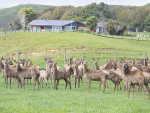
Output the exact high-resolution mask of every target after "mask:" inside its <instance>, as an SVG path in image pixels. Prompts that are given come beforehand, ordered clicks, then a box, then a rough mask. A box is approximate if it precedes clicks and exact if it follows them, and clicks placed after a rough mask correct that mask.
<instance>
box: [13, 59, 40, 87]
mask: <svg viewBox="0 0 150 113" xmlns="http://www.w3.org/2000/svg"><path fill="white" fill-rule="evenodd" d="M15 63H16V68H17V73H18V75H19V77H20V79H21V81H22V86H24V89H25V79H31V78H32V80H33V82H34V86H33V89H32V90H34V88H35V85H36V82H37V83H38V89H39V76H40V72H39V70H38V69H37V68H36V66H32V67H29V68H21V66H20V62H16V61H15ZM22 89H23V87H22Z"/></svg>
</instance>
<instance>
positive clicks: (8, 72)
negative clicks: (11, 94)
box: [4, 59, 21, 89]
mask: <svg viewBox="0 0 150 113" xmlns="http://www.w3.org/2000/svg"><path fill="white" fill-rule="evenodd" d="M8 61H9V60H7V59H5V60H4V76H5V80H6V88H7V87H8V77H9V78H10V89H11V79H12V78H14V79H15V80H17V84H18V88H19V84H20V85H21V80H20V78H19V76H18V73H17V70H16V68H10V67H9V65H8Z"/></svg>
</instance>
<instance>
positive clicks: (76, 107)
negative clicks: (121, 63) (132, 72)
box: [0, 32, 150, 113]
mask: <svg viewBox="0 0 150 113" xmlns="http://www.w3.org/2000/svg"><path fill="white" fill-rule="evenodd" d="M5 37H7V38H5ZM149 44H150V41H146V40H145V39H143V38H142V39H141V40H140V41H138V40H137V38H133V39H132V40H131V39H130V37H123V39H122V37H119V36H115V37H114V38H113V37H112V36H107V37H105V36H96V35H92V34H86V33H79V32H60V33H59V32H41V33H39V32H36V33H12V34H6V35H4V34H3V35H0V45H1V46H0V57H2V56H4V57H8V56H11V57H12V56H13V57H14V59H17V56H16V53H17V50H20V52H21V53H22V55H20V56H19V57H20V58H25V57H27V58H28V59H31V60H32V61H33V64H34V65H40V68H41V69H45V64H46V63H45V61H44V58H45V55H43V56H42V55H40V56H34V57H33V56H27V53H29V52H42V51H46V50H53V49H60V50H61V51H59V52H57V53H55V54H46V55H47V56H49V55H50V56H51V57H53V60H54V61H57V60H58V61H59V62H58V65H59V66H60V67H61V68H63V65H64V58H63V55H64V50H65V49H66V54H67V59H68V58H69V57H72V56H73V57H74V58H84V59H85V60H87V59H88V58H90V61H89V63H88V66H89V68H90V62H91V68H94V67H93V64H94V63H93V61H92V59H91V58H100V61H99V65H101V63H102V65H104V64H105V60H109V59H112V58H113V55H114V52H116V59H120V58H121V57H124V58H125V59H126V60H128V59H129V58H130V57H131V58H136V57H137V58H138V60H139V59H141V58H143V57H144V56H145V52H146V54H147V55H148V56H149V55H150V53H149V49H150V48H149ZM75 47H86V48H82V49H73V48H75ZM110 48H111V49H110ZM83 53H85V56H84V55H83ZM99 53H100V54H99ZM13 63H14V62H13ZM49 82H50V81H49ZM71 83H72V90H71V91H70V90H69V86H68V87H67V89H65V82H64V81H63V80H61V81H60V83H59V86H58V91H56V90H54V86H53V85H51V84H50V89H48V88H46V89H45V81H44V88H40V89H39V90H37V85H36V87H35V90H34V91H32V88H33V81H32V84H27V83H26V89H25V90H22V89H18V88H17V85H16V84H12V89H9V88H8V89H6V85H5V84H4V79H3V78H2V74H0V113H5V112H6V113H10V112H23V113H26V112H58V113H63V112H75V113H77V112H78V113H81V112H84V113H87V112H89V113H91V112H107V113H116V112H117V113H118V112H121V113H122V112H125V113H128V112H133V113H138V112H140V113H141V112H144V113H145V112H149V106H150V102H149V101H150V100H148V94H146V96H145V99H144V100H143V98H142V97H143V94H141V93H140V92H139V93H138V95H137V96H136V97H135V98H133V96H132V91H131V93H130V98H129V99H128V98H127V95H126V92H125V91H124V90H123V88H122V90H121V91H114V90H113V88H114V85H113V83H112V82H111V81H110V80H107V83H108V87H109V94H107V90H106V91H105V93H104V94H103V93H102V91H103V85H102V86H101V91H100V92H99V90H98V84H99V83H98V82H96V81H92V83H91V93H88V84H87V83H85V80H84V79H83V84H82V83H80V88H79V89H78V88H76V89H75V88H74V87H75V86H74V82H71ZM135 93H136V89H135Z"/></svg>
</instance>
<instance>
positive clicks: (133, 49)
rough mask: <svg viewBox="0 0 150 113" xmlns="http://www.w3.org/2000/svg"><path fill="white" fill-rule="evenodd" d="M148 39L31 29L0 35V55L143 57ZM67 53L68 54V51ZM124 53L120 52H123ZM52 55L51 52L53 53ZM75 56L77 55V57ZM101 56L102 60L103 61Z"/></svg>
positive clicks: (147, 45)
mask: <svg viewBox="0 0 150 113" xmlns="http://www.w3.org/2000/svg"><path fill="white" fill-rule="evenodd" d="M149 44H150V42H149V41H147V38H141V39H140V41H138V39H137V38H134V37H132V40H131V38H130V37H124V38H123V39H122V37H119V36H115V37H114V38H112V36H107V37H104V36H103V37H102V36H96V35H92V34H86V33H80V32H60V33H59V32H33V33H32V32H31V33H21V32H19V33H11V34H6V35H0V45H1V47H0V53H1V54H0V57H2V56H4V57H8V56H11V57H14V58H15V57H17V50H19V51H20V55H21V56H22V57H25V56H29V57H31V56H45V55H48V54H51V53H53V54H55V55H59V56H60V54H64V51H65V50H67V51H68V52H69V54H75V53H77V54H78V55H79V56H81V57H83V56H84V55H83V53H85V52H86V53H87V54H86V55H88V57H94V56H95V55H96V57H97V55H99V53H100V54H101V55H100V56H99V57H102V53H103V54H105V55H104V56H105V59H110V58H111V59H112V58H113V52H116V57H118V58H119V59H120V58H121V57H126V58H130V57H133V58H143V57H145V53H146V54H147V55H150V53H149V49H150V47H149ZM68 52H67V53H68ZM122 52H123V53H122ZM53 54H52V55H53ZM79 56H77V57H79ZM105 59H104V60H105Z"/></svg>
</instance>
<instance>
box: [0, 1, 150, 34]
mask: <svg viewBox="0 0 150 113" xmlns="http://www.w3.org/2000/svg"><path fill="white" fill-rule="evenodd" d="M72 12H73V15H72ZM93 16H94V17H96V18H97V19H94V20H96V21H97V20H98V21H100V22H107V21H108V23H109V24H107V28H106V29H107V30H108V31H110V32H111V33H110V34H112V31H114V32H115V33H116V30H114V29H115V27H114V25H113V24H114V23H118V24H117V25H121V26H123V27H124V28H123V27H122V29H124V30H125V29H126V28H125V26H132V27H133V29H134V31H135V29H136V27H143V29H144V30H145V31H150V27H149V25H150V7H149V6H119V7H116V8H113V9H111V10H109V7H108V5H107V4H105V3H103V2H101V3H99V4H96V3H91V4H89V5H86V6H84V7H82V6H80V7H74V6H70V5H69V6H57V7H56V6H50V7H47V8H45V9H44V10H43V11H42V12H41V13H39V12H37V11H35V10H33V8H22V9H21V10H20V11H19V12H18V16H17V17H16V18H15V19H14V20H13V21H11V22H10V23H9V29H10V30H20V29H23V28H24V26H27V25H28V23H29V22H31V21H32V20H34V19H50V20H71V19H73V20H78V21H86V20H87V19H89V18H94V17H93ZM24 22H25V23H24ZM88 23H89V22H88ZM112 23H113V24H112ZM112 25H113V26H112ZM89 26H90V25H89ZM109 26H110V28H109ZM90 29H91V28H90ZM1 30H3V28H1ZM120 32H121V33H119V34H122V33H123V32H122V31H120ZM113 34H114V33H113Z"/></svg>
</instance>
